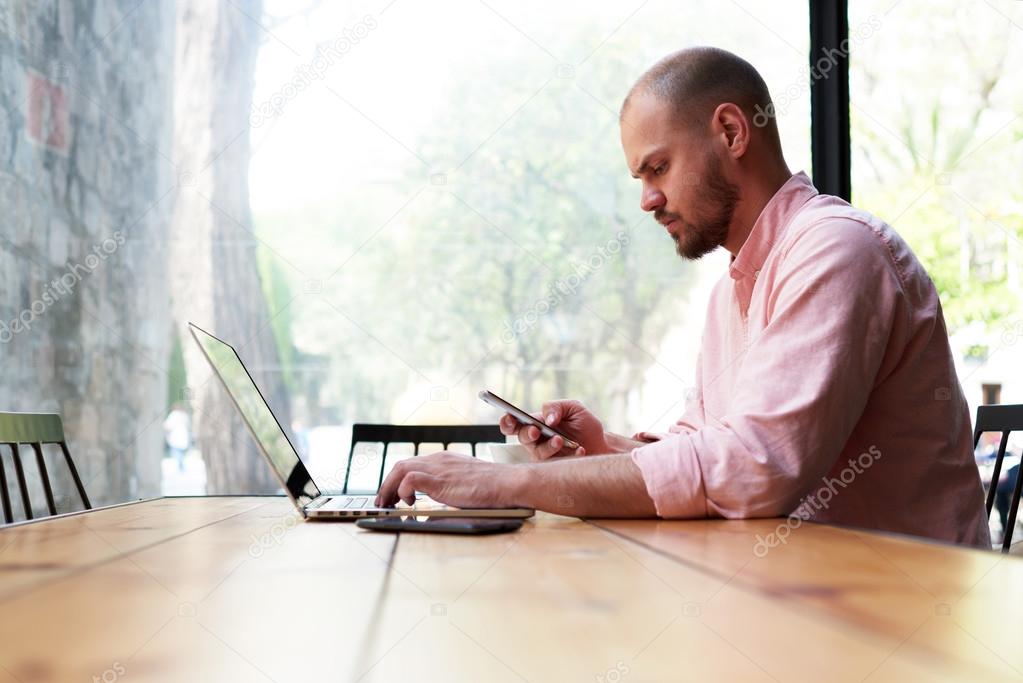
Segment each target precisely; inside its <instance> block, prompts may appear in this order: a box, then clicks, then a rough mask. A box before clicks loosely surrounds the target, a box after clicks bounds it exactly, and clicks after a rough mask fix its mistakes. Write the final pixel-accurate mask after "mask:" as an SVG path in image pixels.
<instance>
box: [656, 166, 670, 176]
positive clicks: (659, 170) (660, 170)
mask: <svg viewBox="0 0 1023 683" xmlns="http://www.w3.org/2000/svg"><path fill="white" fill-rule="evenodd" d="M667 168H668V165H667V164H661V165H660V166H658V167H657V168H655V169H654V175H664V171H665V170H666V169H667Z"/></svg>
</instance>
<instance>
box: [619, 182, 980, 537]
mask: <svg viewBox="0 0 1023 683" xmlns="http://www.w3.org/2000/svg"><path fill="white" fill-rule="evenodd" d="M696 389H697V390H696V391H695V392H694V396H693V397H692V398H691V399H690V401H689V402H688V405H687V410H686V412H685V414H684V415H683V416H682V418H681V419H679V421H678V422H677V423H676V424H675V425H674V426H672V427H671V429H670V431H671V432H672V433H671V434H665V435H663V436H662V438H661V439H660V440H659V441H656V442H654V443H651V444H649V445H646V446H643V447H640V448H636V449H635V450H633V451H632V458H633V460H634V461H635V462H636V464H637V465H638V466H639V468H640V469H641V470H642V473H643V479H644V481H645V483H646V488H647V491H648V492H649V494H650V496H651V497H652V498H653V501H654V504H655V505H656V507H657V514H658V515H660V516H661V517H676V518H677V517H683V518H694V517H727V518H743V517H775V516H784V515H795V516H796V517H798V518H800V519H808V520H810V521H816V522H828V523H834V524H843V525H850V526H858V527H868V528H873V529H882V530H888V531H896V532H902V533H908V534H916V535H919V536H928V537H931V538H935V539H941V540H945V541H952V542H955V543H961V544H965V545H972V546H977V547H983V548H987V549H990V548H991V541H990V537H989V533H988V527H987V518H986V515H985V513H984V500H983V489H982V488H981V483H980V475H979V473H978V471H977V466H976V464H975V461H974V458H973V434H972V428H971V426H970V415H969V409H968V407H967V404H966V400H965V398H964V397H963V392H962V389H961V387H960V386H959V381H958V379H957V377H956V374H955V368H954V365H953V361H952V352H951V349H950V348H949V342H948V335H947V333H946V330H945V322H944V318H943V316H942V312H941V304H940V303H939V301H938V295H937V292H936V291H935V288H934V284H933V283H932V282H931V279H930V277H929V276H928V275H927V273H926V272H925V271H924V268H923V266H921V265H920V262H919V261H917V259H916V256H914V254H913V252H912V251H910V249H909V247H908V246H907V245H906V243H905V242H904V241H903V240H902V238H900V237H899V236H898V234H896V233H895V231H894V230H892V228H891V227H889V226H888V225H886V224H885V223H883V222H881V221H880V220H878V219H877V218H875V217H874V216H872V215H870V214H868V213H866V212H863V211H859V210H857V209H855V208H853V207H851V206H850V205H849V204H847V203H846V202H844V201H842V200H841V199H839V198H837V197H832V196H829V195H822V194H818V193H817V190H816V189H815V188H814V187H813V185H812V184H811V182H810V179H809V178H807V176H806V174H804V173H797V174H796V175H794V176H792V177H791V178H790V179H789V180H788V181H787V182H786V183H785V185H783V186H782V188H781V189H780V190H778V192H777V194H775V195H774V197H772V198H771V201H770V202H768V204H767V206H765V207H764V210H763V213H761V215H760V217H759V218H758V219H757V222H756V224H755V225H754V226H753V231H752V232H751V233H750V236H749V238H748V239H747V240H746V243H745V244H744V245H743V247H742V249H741V250H740V251H739V254H738V256H736V257H735V258H734V259H733V260H732V264H731V266H730V267H729V269H728V276H727V277H722V278H721V280H720V281H719V282H718V283H717V285H716V286H715V287H714V290H713V293H712V294H711V299H710V306H709V307H708V310H707V322H706V328H705V330H704V333H703V341H702V348H701V351H700V358H699V361H698V365H697V374H696Z"/></svg>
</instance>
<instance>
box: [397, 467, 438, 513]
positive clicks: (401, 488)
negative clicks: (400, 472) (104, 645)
mask: <svg viewBox="0 0 1023 683" xmlns="http://www.w3.org/2000/svg"><path fill="white" fill-rule="evenodd" d="M435 481H436V478H435V477H434V476H433V475H432V474H427V473H426V472H409V473H408V474H406V475H405V478H404V479H402V480H401V484H399V485H398V498H400V499H401V500H403V501H405V502H406V503H408V504H409V505H414V504H415V502H416V491H422V492H423V493H425V494H426V495H428V496H429V495H431V494H432V493H433V491H434V488H435V487H434V486H433V484H434V483H435Z"/></svg>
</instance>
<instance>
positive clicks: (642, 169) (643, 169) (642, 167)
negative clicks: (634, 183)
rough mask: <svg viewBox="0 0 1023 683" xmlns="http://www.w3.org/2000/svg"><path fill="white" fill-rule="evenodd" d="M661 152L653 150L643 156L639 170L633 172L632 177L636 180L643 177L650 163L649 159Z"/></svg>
mask: <svg viewBox="0 0 1023 683" xmlns="http://www.w3.org/2000/svg"><path fill="white" fill-rule="evenodd" d="M661 151H662V150H660V149H655V150H653V151H652V152H650V153H648V154H645V155H643V161H642V163H640V165H639V168H637V169H636V170H635V171H633V173H632V177H633V178H636V179H637V180H639V177H640V176H641V175H643V174H644V173H646V171H647V167H649V166H650V161H649V159H650V157H652V156H654V155H655V154H660V153H661Z"/></svg>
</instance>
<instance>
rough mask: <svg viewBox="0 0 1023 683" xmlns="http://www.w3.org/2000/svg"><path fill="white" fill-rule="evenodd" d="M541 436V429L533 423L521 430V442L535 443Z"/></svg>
mask: <svg viewBox="0 0 1023 683" xmlns="http://www.w3.org/2000/svg"><path fill="white" fill-rule="evenodd" d="M539 438H540V430H539V429H537V428H536V427H534V426H532V425H529V426H527V427H524V428H523V429H520V430H519V443H523V444H526V445H529V444H531V443H535V442H536V441H537V439H539Z"/></svg>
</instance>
